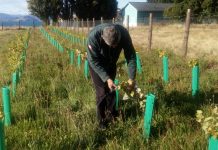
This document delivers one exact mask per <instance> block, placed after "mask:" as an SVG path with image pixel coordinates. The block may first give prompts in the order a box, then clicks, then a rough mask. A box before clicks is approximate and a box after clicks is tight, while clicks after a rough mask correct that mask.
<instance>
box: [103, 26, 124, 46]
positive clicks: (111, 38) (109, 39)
mask: <svg viewBox="0 0 218 150" xmlns="http://www.w3.org/2000/svg"><path fill="white" fill-rule="evenodd" d="M102 38H103V39H104V41H105V42H106V43H107V44H109V45H110V46H112V45H117V44H118V43H119V42H120V38H121V34H120V30H119V29H118V28H117V27H116V26H115V25H109V26H106V27H105V28H104V29H103V33H102Z"/></svg>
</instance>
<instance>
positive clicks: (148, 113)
mask: <svg viewBox="0 0 218 150" xmlns="http://www.w3.org/2000/svg"><path fill="white" fill-rule="evenodd" d="M154 101H155V95H153V94H148V95H146V105H145V114H144V137H145V138H146V139H148V138H149V136H150V129H151V120H152V114H153V107H154Z"/></svg>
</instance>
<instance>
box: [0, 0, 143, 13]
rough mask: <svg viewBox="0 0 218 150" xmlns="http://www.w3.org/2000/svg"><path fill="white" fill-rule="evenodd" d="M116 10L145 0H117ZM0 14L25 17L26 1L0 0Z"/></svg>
mask: <svg viewBox="0 0 218 150" xmlns="http://www.w3.org/2000/svg"><path fill="white" fill-rule="evenodd" d="M117 1H118V8H122V7H124V6H125V5H126V4H127V3H128V2H129V1H131V2H133V1H135V2H146V0H117ZM0 13H7V14H22V15H27V14H29V11H28V9H27V2H26V0H0Z"/></svg>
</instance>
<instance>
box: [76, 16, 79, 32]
mask: <svg viewBox="0 0 218 150" xmlns="http://www.w3.org/2000/svg"><path fill="white" fill-rule="evenodd" d="M76 22H77V33H79V19H78V18H77V19H76Z"/></svg>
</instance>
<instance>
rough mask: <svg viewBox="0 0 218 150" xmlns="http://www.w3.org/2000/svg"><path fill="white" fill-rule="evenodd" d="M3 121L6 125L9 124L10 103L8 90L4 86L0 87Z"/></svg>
mask: <svg viewBox="0 0 218 150" xmlns="http://www.w3.org/2000/svg"><path fill="white" fill-rule="evenodd" d="M2 99H3V110H4V123H5V125H6V126H9V125H11V104H10V90H9V87H7V86H5V87H3V88H2Z"/></svg>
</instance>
